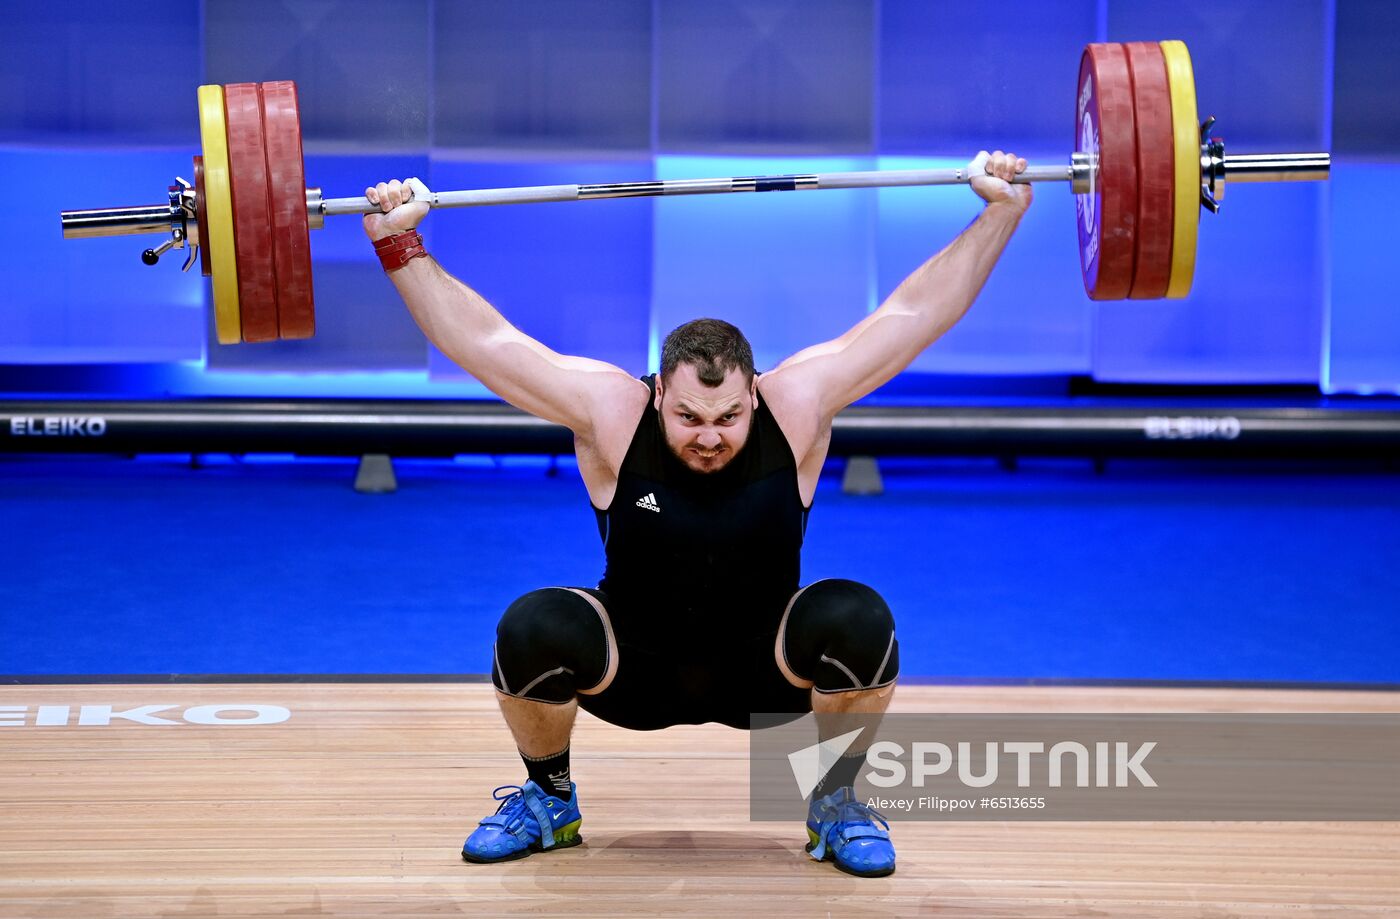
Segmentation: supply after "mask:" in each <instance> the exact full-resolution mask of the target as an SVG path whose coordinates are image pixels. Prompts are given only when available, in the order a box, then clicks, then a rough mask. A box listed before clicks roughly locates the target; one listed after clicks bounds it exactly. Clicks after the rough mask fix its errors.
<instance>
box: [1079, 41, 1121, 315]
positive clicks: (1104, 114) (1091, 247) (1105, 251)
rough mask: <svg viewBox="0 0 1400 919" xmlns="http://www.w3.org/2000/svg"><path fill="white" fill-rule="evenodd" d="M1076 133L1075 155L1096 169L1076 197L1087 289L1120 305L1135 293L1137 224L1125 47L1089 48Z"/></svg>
mask: <svg viewBox="0 0 1400 919" xmlns="http://www.w3.org/2000/svg"><path fill="white" fill-rule="evenodd" d="M1074 128H1075V146H1074V149H1075V151H1076V152H1079V153H1087V154H1089V155H1090V156H1091V158H1092V159H1093V160H1094V161H1095V162H1097V164H1098V168H1097V170H1096V173H1095V178H1094V180H1093V185H1092V187H1091V188H1090V190H1089V192H1088V194H1083V195H1078V196H1076V197H1075V210H1076V211H1077V213H1078V215H1079V264H1080V268H1081V269H1082V270H1083V273H1084V290H1085V291H1086V292H1087V293H1088V294H1089V297H1090V299H1093V300H1121V299H1123V298H1124V297H1126V296H1127V295H1128V291H1129V290H1130V289H1131V288H1132V283H1133V255H1134V239H1133V237H1134V235H1135V229H1136V225H1137V129H1136V127H1135V126H1134V119H1133V79H1132V74H1131V73H1130V72H1129V70H1128V55H1127V53H1126V52H1125V51H1124V50H1123V46H1122V45H1117V44H1092V45H1087V46H1085V48H1084V56H1083V57H1081V58H1080V60H1079V93H1078V101H1077V104H1076V112H1075V121H1074Z"/></svg>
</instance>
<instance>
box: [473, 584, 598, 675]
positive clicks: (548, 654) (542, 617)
mask: <svg viewBox="0 0 1400 919" xmlns="http://www.w3.org/2000/svg"><path fill="white" fill-rule="evenodd" d="M607 669H608V638H607V630H606V629H605V628H604V625H603V620H602V618H601V617H600V616H599V615H598V610H597V609H595V608H594V606H593V604H591V603H589V602H588V601H587V600H585V599H584V598H583V597H580V596H579V595H578V594H576V593H574V592H573V591H572V590H566V589H565V588H563V587H546V588H544V589H542V590H533V591H531V592H530V593H528V594H526V595H525V596H523V597H521V598H520V599H518V600H516V601H515V602H514V603H512V604H511V605H510V606H509V607H507V608H506V611H505V613H503V614H502V615H501V621H500V622H499V623H498V624H497V625H496V648H495V661H494V663H493V665H492V667H491V682H492V683H494V684H495V686H496V688H497V689H499V690H500V691H501V692H503V693H506V694H507V695H511V696H517V697H519V698H522V699H532V700H534V701H536V702H568V701H569V700H570V699H572V698H574V695H575V693H576V692H577V691H578V690H580V689H590V688H592V687H594V686H596V685H598V683H599V681H601V680H602V679H603V675H604V674H605V673H606V672H607Z"/></svg>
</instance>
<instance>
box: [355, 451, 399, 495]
mask: <svg viewBox="0 0 1400 919" xmlns="http://www.w3.org/2000/svg"><path fill="white" fill-rule="evenodd" d="M398 489H399V482H398V479H396V478H395V477H394V460H393V459H392V458H391V457H390V456H388V455H387V454H384V453H366V454H365V455H364V456H362V457H360V468H359V469H357V470H356V471H355V490H356V491H358V492H359V493H360V494H362V495H383V494H389V493H390V492H395V491H398Z"/></svg>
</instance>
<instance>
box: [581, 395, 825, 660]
mask: <svg viewBox="0 0 1400 919" xmlns="http://www.w3.org/2000/svg"><path fill="white" fill-rule="evenodd" d="M643 381H644V382H645V383H646V384H647V386H648V388H650V389H651V391H652V393H653V396H654V394H655V392H656V381H655V377H654V376H649V377H644V378H643ZM653 403H654V398H653V399H648V400H647V405H646V410H645V411H643V412H642V418H641V421H639V422H638V423H637V430H636V432H635V433H634V434H633V435H632V443H631V445H630V446H629V447H628V448H627V455H626V457H625V458H624V459H623V461H622V468H621V469H620V470H619V472H618V478H617V491H616V493H615V494H614V495H613V500H612V504H611V505H610V506H609V507H608V509H607V510H605V511H604V510H599V509H598V508H596V507H595V508H594V513H596V514H597V516H598V532H599V535H601V536H602V538H603V545H604V549H605V551H606V555H607V569H606V571H605V572H604V574H603V579H602V581H600V582H599V584H598V587H599V589H600V590H601V591H602V592H603V593H604V594H605V595H606V596H607V598H608V612H609V615H610V616H611V618H612V620H613V625H614V627H615V628H616V629H617V631H618V637H619V639H623V637H624V636H626V638H627V639H628V640H630V641H636V642H646V643H648V644H650V643H652V642H653V641H656V642H664V641H666V640H668V639H671V638H675V637H677V636H680V635H684V634H686V633H690V634H693V633H694V630H695V628H696V627H697V626H701V627H703V628H705V629H714V630H724V631H725V632H727V634H729V635H731V636H733V637H735V638H746V637H753V636H758V635H763V634H769V635H771V634H773V633H775V632H776V631H777V628H778V624H779V622H780V620H781V619H782V615H783V610H784V609H785V608H786V607H787V603H788V600H789V599H791V597H792V595H793V594H794V593H795V592H796V591H797V587H798V581H799V578H800V572H801V550H802V537H803V534H804V532H805V530H806V527H807V509H806V508H804V507H803V506H802V497H801V495H800V493H799V492H798V487H797V462H796V460H795V459H794V458H793V455H792V448H791V447H790V446H789V445H788V442H787V438H786V437H784V436H783V432H782V430H781V429H780V428H779V427H778V423H777V421H776V420H775V419H774V418H773V414H772V412H770V411H769V410H768V406H767V405H765V404H764V402H763V399H762V397H760V398H759V400H758V409H757V411H756V412H754V418H753V426H752V428H751V429H750V431H749V437H748V441H747V442H746V443H745V444H744V446H743V448H742V449H740V451H739V453H738V454H737V455H736V456H735V457H734V458H733V459H731V460H730V461H729V464H728V465H727V466H725V467H724V468H723V469H721V470H720V471H719V472H715V473H708V474H706V473H697V472H693V471H691V470H690V469H689V468H687V467H686V465H685V464H684V463H683V462H681V460H680V459H678V458H677V457H676V456H675V455H674V454H673V453H672V452H671V450H670V448H668V447H667V446H666V440H665V435H664V433H663V431H662V429H661V420H660V415H659V414H658V412H657V411H656V408H655V405H654V404H653Z"/></svg>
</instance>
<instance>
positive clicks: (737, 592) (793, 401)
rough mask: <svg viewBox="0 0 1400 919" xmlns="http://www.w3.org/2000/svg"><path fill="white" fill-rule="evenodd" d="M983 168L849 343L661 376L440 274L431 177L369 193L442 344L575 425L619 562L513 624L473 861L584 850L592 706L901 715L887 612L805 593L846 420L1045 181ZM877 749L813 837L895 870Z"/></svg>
mask: <svg viewBox="0 0 1400 919" xmlns="http://www.w3.org/2000/svg"><path fill="white" fill-rule="evenodd" d="M970 168H971V170H972V172H973V174H974V175H976V176H978V177H977V178H974V179H973V180H972V182H971V185H972V189H973V191H974V192H976V193H977V195H979V196H980V197H981V198H982V199H983V200H984V201H985V206H984V208H983V210H982V212H981V213H980V215H979V216H978V217H977V219H976V220H974V221H973V222H972V223H971V224H970V225H969V226H968V227H967V228H966V229H965V230H963V232H962V233H960V234H959V235H958V237H957V238H956V239H954V240H953V241H952V243H951V244H949V245H948V246H947V248H945V249H943V250H942V251H941V252H939V253H938V254H937V255H935V256H933V257H932V258H930V259H929V260H928V261H927V262H925V263H924V264H923V265H922V266H921V267H919V268H918V269H917V270H916V271H915V272H914V273H913V274H911V275H910V276H909V277H908V278H906V279H905V280H904V281H903V282H902V283H901V284H900V285H899V286H898V287H897V288H896V289H895V291H894V293H892V294H891V295H890V297H889V299H888V300H886V301H885V303H884V304H883V305H882V306H881V307H880V308H879V309H878V310H876V311H875V312H873V313H871V314H870V315H868V316H866V317H865V318H864V319H862V320H861V321H860V322H858V323H856V325H855V326H853V327H852V328H851V329H850V330H849V331H847V332H846V333H845V334H843V335H842V336H840V337H839V338H836V339H834V340H832V341H828V342H824V343H821V344H817V345H813V346H811V347H809V348H807V349H805V350H803V351H799V352H798V353H797V354H794V355H793V356H792V357H789V358H788V359H787V360H785V361H783V362H782V363H781V364H779V365H778V366H777V367H776V368H774V369H773V370H770V371H767V372H765V373H757V372H756V371H755V368H754V364H753V351H752V349H751V348H750V346H749V343H748V341H747V340H746V339H745V338H744V335H743V333H741V332H740V331H739V330H738V329H737V328H735V327H734V326H732V325H730V324H729V323H727V322H722V321H720V320H716V319H697V320H695V321H693V322H688V323H686V324H685V325H682V326H681V327H679V328H677V329H675V330H674V331H673V332H671V333H670V334H669V335H668V336H667V337H666V340H665V343H664V344H663V346H662V351H661V372H660V373H658V374H655V375H654V376H649V377H646V378H644V379H641V380H638V379H637V378H635V377H632V376H630V375H628V374H627V373H626V372H625V371H623V370H621V369H620V368H618V367H614V366H612V365H610V364H606V363H602V362H600V361H596V360H591V359H589V358H585V357H573V356H568V355H562V354H557V353H555V352H554V351H552V350H551V349H549V348H547V347H545V346H544V345H542V344H540V343H539V342H537V341H535V340H533V339H531V338H530V337H528V336H526V335H524V334H523V333H521V332H520V331H519V330H518V329H516V328H515V327H514V326H512V325H511V324H510V323H509V322H508V321H507V320H506V319H505V318H504V317H503V316H502V315H501V314H500V313H498V312H497V311H496V310H495V309H494V308H493V307H492V306H491V304H489V303H487V302H486V300H484V299H483V298H482V297H481V296H480V295H479V294H477V293H476V292H475V291H474V290H472V289H471V288H470V287H468V286H467V285H466V284H463V283H462V282H461V281H459V280H457V279H456V278H453V277H452V276H450V275H449V274H448V273H447V272H446V271H444V270H443V269H442V268H441V267H440V266H439V265H438V264H437V262H436V261H434V260H433V259H432V258H431V257H430V256H429V255H428V254H427V253H426V252H425V251H424V249H423V242H422V237H421V236H419V235H418V233H417V232H416V231H415V229H414V228H415V227H416V226H417V225H418V223H419V221H421V220H422V219H423V217H424V216H425V215H426V214H427V213H428V205H427V204H426V203H423V202H422V200H421V199H424V198H426V197H427V195H428V190H427V189H426V188H424V187H423V185H422V183H420V182H419V181H418V180H417V179H409V180H408V181H407V182H406V183H401V182H399V181H398V180H395V181H392V182H387V183H380V184H379V185H377V186H375V187H373V188H367V189H365V196H366V197H367V198H368V199H369V201H370V202H371V203H373V204H376V205H378V207H379V211H378V212H375V213H371V214H368V215H366V216H365V218H364V228H365V232H366V233H367V234H368V235H369V237H370V239H372V240H373V241H374V246H375V249H376V251H377V252H378V253H379V256H380V259H381V261H382V262H383V264H384V267H385V270H386V271H388V272H389V276H390V277H391V278H392V280H393V283H394V285H395V287H397V288H398V291H399V293H400V294H401V295H402V296H403V299H404V302H405V303H406V304H407V305H408V308H409V311H410V312H411V313H412V314H413V318H414V319H415V320H417V322H418V325H419V326H420V327H421V328H422V329H423V332H424V333H425V334H426V335H427V336H428V338H429V339H431V340H432V342H433V344H435V345H436V346H437V347H438V348H439V349H441V350H442V352H443V353H444V354H446V355H448V356H449V357H450V358H452V359H453V360H454V361H456V362H457V363H458V364H460V365H461V366H462V367H463V368H465V369H466V370H467V371H468V372H470V373H471V374H472V375H473V376H475V377H476V378H477V379H479V380H481V381H482V382H483V383H484V384H486V386H487V387H489V388H490V389H491V391H492V392H494V393H496V394H497V395H499V396H500V397H501V398H503V399H505V400H506V401H507V402H509V403H511V404H512V405H515V406H517V407H518V408H521V409H523V410H524V411H527V412H530V413H531V414H533V415H537V416H539V417H541V418H544V419H545V420H547V421H552V422H555V423H557V424H561V425H564V426H566V427H568V428H569V429H570V430H571V431H573V433H574V443H575V446H576V449H577V452H578V466H579V473H580V474H581V476H582V477H583V482H584V485H585V486H586V487H587V489H588V496H589V498H590V500H591V501H592V503H593V508H594V512H595V513H596V514H597V518H598V531H599V534H600V535H601V536H602V539H603V545H604V549H605V553H606V557H607V567H606V571H605V572H604V575H603V578H602V580H601V581H600V582H599V583H598V586H597V587H596V588H592V587H546V588H543V589H540V590H534V591H531V592H530V593H527V594H525V595H524V596H522V597H520V598H519V599H518V600H516V601H515V602H514V603H512V604H511V605H510V606H509V607H508V608H507V609H506V611H505V613H504V614H503V615H502V616H501V620H500V623H499V625H498V626H497V629H496V643H495V659H494V661H493V666H492V682H493V683H494V684H495V687H496V697H497V699H498V700H499V702H500V706H501V712H502V714H503V715H504V716H505V720H506V723H507V724H508V725H509V726H510V730H511V733H512V735H513V736H514V738H515V743H516V746H517V747H518V749H519V751H520V756H521V758H522V759H523V760H524V762H525V770H526V772H527V774H528V776H529V777H528V779H527V780H526V781H525V782H524V784H523V785H520V786H514V785H506V786H502V787H500V788H498V789H496V793H495V796H496V799H497V800H498V801H500V802H501V803H500V806H499V807H498V808H497V810H496V812H495V813H494V814H493V815H491V816H489V817H486V818H485V819H483V820H482V821H481V822H480V825H479V826H478V827H477V829H476V830H475V831H474V832H473V833H472V834H471V836H470V837H469V838H468V839H467V841H466V844H465V845H464V847H463V849H462V857H463V858H464V859H466V860H467V861H469V862H497V861H505V860H508V859H515V858H524V857H525V856H527V855H530V854H531V853H534V852H542V851H549V850H553V849H559V848H565V847H568V846H574V845H577V844H578V843H579V842H580V841H581V837H580V835H579V827H580V825H581V823H582V817H581V814H580V809H579V798H578V794H577V790H576V786H575V784H574V783H573V782H572V781H571V779H570V775H569V739H570V734H571V732H572V728H573V723H574V716H575V714H576V712H577V710H578V708H579V707H582V708H583V709H584V710H585V711H588V712H591V713H593V714H594V715H596V716H598V717H599V718H602V719H603V720H605V721H608V722H611V723H612V724H616V725H620V726H622V727H625V728H631V729H634V730H656V729H658V728H664V727H669V726H671V725H676V724H703V723H706V722H719V723H721V724H726V725H729V726H730V727H735V728H740V729H747V728H748V726H749V714H750V713H751V712H791V713H794V714H798V713H806V712H809V711H815V712H816V713H817V714H818V715H821V714H839V713H869V714H879V713H881V712H883V711H884V710H885V709H886V707H887V706H888V705H889V703H890V699H891V697H892V696H893V693H894V685H895V679H896V677H897V675H898V673H899V646H898V643H897V641H896V640H895V635H894V617H893V616H892V615H891V613H890V609H889V607H888V606H887V605H886V604H885V601H884V600H883V599H881V597H880V595H879V594H878V593H877V592H876V591H875V590H873V589H871V588H870V587H867V586H866V585H864V584H858V583H856V582H854V581H848V580H840V579H831V580H822V581H817V582H816V583H813V584H808V585H806V586H805V587H799V570H800V553H801V547H802V539H803V533H804V531H805V529H806V524H807V513H808V511H809V510H810V508H811V504H812V498H813V495H814V493H815V492H816V488H817V478H818V475H819V474H820V472H821V468H822V463H823V462H824V461H825V459H826V454H827V447H828V444H829V443H830V439H831V424H832V419H833V418H834V417H835V415H836V413H837V412H838V411H840V410H841V409H842V408H844V407H846V406H847V405H849V404H851V403H852V402H855V401H856V400H857V399H860V398H861V397H862V396H864V395H866V394H867V393H869V392H871V391H872V390H874V389H875V388H876V387H878V386H880V385H882V384H883V383H885V382H886V381H888V380H889V379H890V378H892V377H893V376H895V374H897V373H899V372H900V371H902V370H903V369H904V368H905V367H907V366H908V365H909V363H910V362H911V361H912V360H913V359H914V358H915V357H916V356H917V355H918V354H919V353H920V352H921V351H923V350H924V349H925V348H927V347H928V346H929V345H930V344H932V343H933V342H934V341H935V340H937V339H938V338H939V337H940V336H941V335H942V334H943V333H944V332H946V331H948V329H950V328H951V327H952V326H953V325H954V323H956V322H957V321H958V320H959V319H960V318H962V316H963V314H964V313H965V312H966V311H967V309H968V308H969V307H970V306H971V305H972V301H973V300H974V299H975V298H976V297H977V294H978V292H979V291H980V290H981V288H982V285H983V283H984V282H985V281H986V279H987V276H988V274H989V273H990V272H991V270H992V266H993V265H995V264H996V262H997V259H998V258H999V257H1000V255H1001V252H1002V250H1003V249H1004V248H1005V246H1006V243H1007V241H1008V240H1009V239H1010V238H1011V234H1012V233H1013V232H1014V231H1015V229H1016V226H1017V224H1018V223H1019V222H1020V220H1021V217H1022V215H1023V214H1024V213H1025V212H1026V209H1027V208H1028V207H1029V206H1030V203H1031V187H1030V186H1029V185H1013V184H1010V182H1009V180H1010V179H1011V178H1012V177H1013V176H1014V175H1015V174H1016V173H1018V172H1021V171H1023V170H1024V169H1025V168H1026V161H1025V160H1024V159H1019V158H1017V157H1015V156H1013V155H1011V154H1007V153H1002V152H1001V151H997V152H995V153H993V154H990V155H988V154H987V153H985V152H983V153H981V154H979V155H978V157H977V159H975V160H973V162H972V164H971V167H970ZM415 193H416V194H417V195H418V196H419V198H420V200H418V201H414V200H411V197H412V196H413V195H414V194H415ZM863 757H864V753H863V752H861V753H858V754H856V755H847V756H845V757H843V758H842V759H841V761H840V762H838V764H837V765H836V766H835V768H833V769H832V770H831V771H830V772H829V773H828V774H827V776H826V777H825V778H824V779H823V781H822V783H821V784H820V785H819V786H818V787H817V789H816V790H815V791H814V792H813V793H812V798H811V802H810V807H809V812H808V818H807V833H808V845H807V851H808V852H809V853H810V854H811V856H812V857H813V858H815V859H817V860H831V861H834V862H835V865H836V867H837V868H839V869H841V870H842V871H846V872H848V873H850V874H855V875H860V876H863V877H879V876H883V875H887V874H890V873H891V872H893V871H894V869H895V853H894V847H893V845H892V843H891V842H890V838H889V832H888V830H889V824H888V823H887V822H886V821H885V819H884V817H883V816H882V815H881V814H880V813H879V812H877V811H875V810H873V809H872V808H870V807H868V806H866V805H865V804H863V803H861V802H860V801H858V800H857V799H856V798H855V796H854V793H853V791H852V785H853V784H854V781H855V777H856V774H857V771H858V769H859V767H860V765H861V763H862V761H863ZM503 793H504V794H503Z"/></svg>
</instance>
